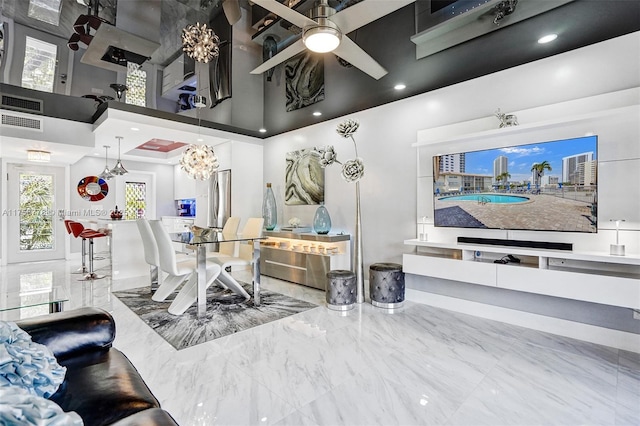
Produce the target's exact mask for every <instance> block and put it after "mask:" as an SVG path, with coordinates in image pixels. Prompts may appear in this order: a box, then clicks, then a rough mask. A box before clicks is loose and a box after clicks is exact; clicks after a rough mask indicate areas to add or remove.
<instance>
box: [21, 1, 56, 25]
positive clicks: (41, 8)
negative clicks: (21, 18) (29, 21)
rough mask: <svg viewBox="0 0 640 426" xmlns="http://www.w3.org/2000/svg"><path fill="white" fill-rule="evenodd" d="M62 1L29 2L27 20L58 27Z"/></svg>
mask: <svg viewBox="0 0 640 426" xmlns="http://www.w3.org/2000/svg"><path fill="white" fill-rule="evenodd" d="M61 8H62V0H29V12H28V15H29V18H33V19H37V20H39V21H42V22H46V23H47V24H51V25H55V26H58V24H59V23H60V9H61Z"/></svg>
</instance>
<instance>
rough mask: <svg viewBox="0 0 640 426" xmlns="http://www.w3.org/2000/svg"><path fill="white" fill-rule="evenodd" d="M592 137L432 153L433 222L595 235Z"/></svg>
mask: <svg viewBox="0 0 640 426" xmlns="http://www.w3.org/2000/svg"><path fill="white" fill-rule="evenodd" d="M597 145H598V138H597V136H585V137H580V138H575V139H565V140H557V141H550V142H540V143H533V144H528V145H518V146H511V147H505V148H495V149H485V150H481V151H470V152H462V153H455V154H446V155H439V156H435V157H433V170H434V173H433V200H434V201H433V203H434V225H435V226H436V227H456V228H480V229H482V228H484V229H505V230H506V229H508V230H535V231H560V232H584V233H595V232H597V230H598V220H597V219H598V198H597V193H598V191H597V188H598V183H597V178H598V173H597V172H598V170H597V164H598V160H597Z"/></svg>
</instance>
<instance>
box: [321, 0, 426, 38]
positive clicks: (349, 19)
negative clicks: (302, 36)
mask: <svg viewBox="0 0 640 426" xmlns="http://www.w3.org/2000/svg"><path fill="white" fill-rule="evenodd" d="M414 1H415V0H363V1H361V2H360V3H356V4H354V5H353V6H349V7H348V8H346V9H343V10H341V11H339V12H337V13H336V14H335V15H333V16H332V17H330V18H329V19H330V20H331V21H333V23H334V24H336V25H337V26H338V28H340V31H342V34H349V33H350V32H351V31H355V30H357V29H358V28H360V27H364V26H365V25H367V24H368V23H370V22H373V21H375V20H376V19H379V18H382V17H383V16H386V15H388V14H390V13H391V12H395V11H396V10H398V9H400V8H402V7H404V6H406V5H408V4H411V3H413V2H414Z"/></svg>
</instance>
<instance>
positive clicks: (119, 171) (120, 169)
mask: <svg viewBox="0 0 640 426" xmlns="http://www.w3.org/2000/svg"><path fill="white" fill-rule="evenodd" d="M116 139H118V162H117V163H116V165H115V166H114V167H113V169H111V173H112V174H114V175H117V176H122V175H126V174H127V173H129V172H128V171H127V169H125V168H124V166H123V165H122V161H120V142H121V140H122V136H116Z"/></svg>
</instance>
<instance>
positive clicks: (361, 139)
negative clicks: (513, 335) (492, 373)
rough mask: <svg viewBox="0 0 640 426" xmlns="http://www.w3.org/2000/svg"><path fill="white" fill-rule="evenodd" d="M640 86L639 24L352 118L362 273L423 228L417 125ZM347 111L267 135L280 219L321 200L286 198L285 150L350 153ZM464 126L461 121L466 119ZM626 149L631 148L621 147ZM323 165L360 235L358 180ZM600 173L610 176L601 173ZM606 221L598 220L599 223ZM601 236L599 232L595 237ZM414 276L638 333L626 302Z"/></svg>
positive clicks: (339, 213) (340, 223)
mask: <svg viewBox="0 0 640 426" xmlns="http://www.w3.org/2000/svg"><path fill="white" fill-rule="evenodd" d="M638 87H640V33H633V34H629V35H625V36H622V37H618V38H615V39H611V40H608V41H605V42H602V43H598V44H595V45H591V46H588V47H585V48H581V49H577V50H574V51H570V52H567V53H564V54H561V55H556V56H553V57H549V58H545V59H542V60H539V61H536V62H533V63H529V64H525V65H522V66H519V67H515V68H511V69H508V70H505V71H501V72H498V73H495V74H491V75H487V76H484V77H480V78H477V79H474V80H470V81H466V82H463V83H460V84H456V85H454V86H450V87H445V88H443V89H440V90H436V91H433V92H429V93H425V94H422V95H418V96H415V97H412V98H409V99H404V100H401V101H398V102H394V103H392V104H387V105H384V106H381V107H377V108H373V109H370V110H366V111H361V112H359V113H355V114H352V115H350V116H349V117H345V118H354V119H357V120H358V121H359V122H360V129H359V130H358V132H357V134H356V135H355V138H356V141H357V143H358V151H359V155H360V157H362V158H363V160H364V162H365V165H366V173H365V176H364V178H363V179H362V181H361V190H362V222H363V224H362V230H363V242H364V261H365V272H368V267H369V265H370V264H371V263H375V262H383V261H392V262H397V263H401V262H402V253H404V252H411V251H412V250H413V247H408V246H404V245H403V243H402V242H403V240H405V239H410V238H415V236H416V219H417V213H416V211H417V203H416V193H417V184H416V178H417V171H416V168H417V167H416V165H417V150H416V148H412V147H411V144H413V143H416V142H417V141H418V139H417V138H418V136H417V135H418V132H419V131H424V130H426V129H435V128H438V127H442V126H446V125H450V124H453V123H465V122H467V123H468V124H469V123H471V124H470V125H471V128H470V129H469V131H470V132H472V131H477V130H478V129H474V128H473V126H472V124H473V123H474V120H477V119H486V118H487V117H492V116H493V114H494V112H495V111H496V109H497V108H500V109H501V110H502V111H503V112H505V113H510V112H512V111H523V110H530V112H531V116H530V117H528V116H527V115H526V114H525V115H523V116H521V117H519V119H520V124H525V123H526V120H527V119H531V120H538V119H539V116H537V115H536V108H537V107H544V110H545V111H546V112H547V113H548V112H550V111H551V112H554V113H555V114H557V116H558V118H561V117H562V116H566V115H575V114H579V113H583V112H585V111H580V110H579V107H578V106H574V107H575V110H566V108H567V104H562V103H563V102H567V101H571V100H576V99H580V98H587V97H591V96H596V95H602V94H609V95H607V96H609V97H611V98H612V99H613V101H610V104H612V105H614V104H616V98H617V96H618V94H616V92H620V91H625V90H627V89H634V88H635V89H637V88H638ZM621 93H629V92H621ZM636 93H637V92H636ZM623 96H625V95H623ZM627 96H628V95H627ZM623 103H624V102H623ZM636 103H637V100H636ZM283 107H284V106H283ZM342 120H343V119H338V120H331V121H328V122H324V123H320V124H317V125H314V126H309V127H307V128H304V129H300V130H296V131H292V132H288V133H285V134H282V135H277V136H274V137H272V138H269V139H268V140H266V142H265V145H264V146H265V152H264V178H265V182H273V184H274V187H275V194H276V199H277V202H278V205H279V213H280V211H282V213H283V214H282V215H279V224H280V225H282V224H285V223H286V220H287V219H288V218H289V217H292V216H297V217H299V218H301V219H302V222H303V223H311V222H312V219H313V213H314V211H315V207H314V206H304V207H297V206H284V205H283V204H284V201H283V194H282V192H283V186H284V180H285V155H286V153H287V152H288V151H292V150H299V149H303V148H311V147H314V146H323V145H326V144H332V145H334V146H335V148H336V151H337V153H338V159H340V160H345V159H349V158H353V155H354V154H353V148H352V146H351V143H350V141H349V140H345V139H342V138H341V137H339V136H338V135H337V134H336V133H335V127H336V125H337V124H338V123H339V122H341V121H342ZM636 123H637V122H636ZM496 124H498V122H497V120H496ZM460 126H461V127H464V124H461V125H460ZM432 136H433V134H432ZM626 143H627V144H628V148H629V149H627V150H626V152H627V153H632V152H636V153H637V144H638V140H637V139H635V140H627V141H626ZM633 144H636V145H633ZM634 146H635V148H633V147H634ZM456 148H459V147H456ZM456 152H459V151H456ZM622 152H625V148H624V147H623V148H622ZM636 160H637V158H636ZM325 173H326V175H325V205H326V207H327V209H328V210H329V212H330V214H331V217H332V221H333V226H334V230H338V231H339V230H344V231H346V232H348V233H351V234H353V231H354V216H355V204H354V199H355V196H354V187H353V185H352V184H348V183H345V182H344V181H342V179H341V178H340V170H339V166H336V165H334V166H331V167H329V168H327V169H326V172H325ZM601 173H607V168H605V167H603V169H602V170H601ZM599 177H600V176H599ZM602 179H604V180H606V179H607V177H606V176H602ZM609 179H611V177H609ZM634 197H636V196H635V195H634V196H633V197H631V198H629V197H623V196H620V197H612V198H610V199H609V200H608V201H609V202H610V203H611V204H610V206H609V207H608V209H610V211H615V210H616V209H617V208H618V207H619V208H620V209H621V210H626V211H630V210H631V209H632V208H633V206H634V205H638V203H639V200H638V199H637V198H636V199H634ZM630 206H631V207H630ZM605 227H606V226H603V225H601V226H600V228H601V229H602V228H605ZM332 232H333V230H332ZM637 234H638V232H637V231H635V232H634V233H633V234H631V235H632V236H633V235H635V236H636V238H637ZM592 235H593V234H592ZM587 238H588V236H587ZM597 238H598V237H594V241H595V239H597ZM587 245H588V244H587ZM633 247H637V244H636V245H634V246H633ZM635 250H637V248H636V249H635ZM408 280H409V281H411V284H412V286H413V288H418V289H420V290H423V291H427V292H429V291H430V292H434V293H441V294H447V293H448V292H454V291H455V292H457V293H455V294H454V293H451V295H452V297H461V298H469V299H472V300H477V301H480V302H481V303H489V304H498V305H502V306H506V307H510V308H512V309H517V310H531V311H534V312H538V313H540V314H541V315H547V316H555V317H559V318H567V319H570V320H572V321H579V322H589V323H595V324H605V326H606V327H609V328H615V329H620V330H627V331H631V332H634V333H640V327H639V326H638V324H637V321H636V322H635V323H633V320H632V319H631V315H630V313H629V310H626V309H618V308H610V307H604V306H602V305H595V304H587V303H582V302H574V301H567V300H564V299H556V298H549V297H543V296H535V297H536V298H535V300H534V299H533V297H534V295H529V294H527V293H518V292H503V293H502V294H498V295H496V294H493V293H492V294H489V293H488V290H487V289H485V288H479V287H481V286H472V285H468V284H464V283H451V282H446V281H442V280H433V279H428V278H425V277H408ZM409 281H408V283H409ZM450 284H451V285H450ZM453 284H455V286H454V285H453ZM514 293H515V294H514ZM541 299H544V300H541ZM609 308H610V309H609ZM545 309H546V310H545Z"/></svg>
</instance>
